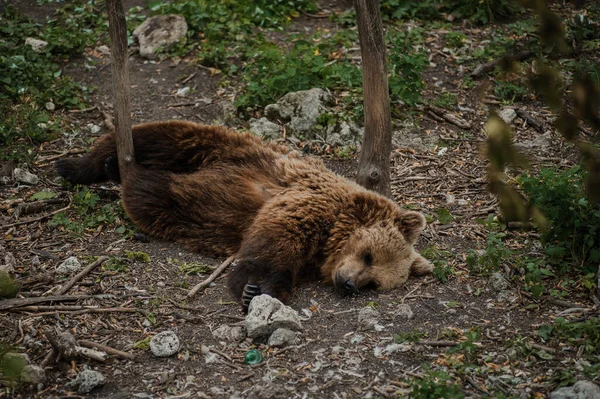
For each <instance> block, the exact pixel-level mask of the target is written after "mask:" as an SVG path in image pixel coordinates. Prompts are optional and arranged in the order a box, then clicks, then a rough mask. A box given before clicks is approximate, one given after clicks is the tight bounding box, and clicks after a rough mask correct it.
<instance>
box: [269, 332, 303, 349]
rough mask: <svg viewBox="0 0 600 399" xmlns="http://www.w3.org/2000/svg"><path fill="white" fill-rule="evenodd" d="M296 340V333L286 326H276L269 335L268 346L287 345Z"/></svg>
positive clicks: (294, 342)
mask: <svg viewBox="0 0 600 399" xmlns="http://www.w3.org/2000/svg"><path fill="white" fill-rule="evenodd" d="M297 340H298V333H297V332H295V331H292V330H288V329H287V328H278V329H277V330H275V331H273V334H271V336H270V337H269V346H278V347H283V346H288V345H295V344H296V342H297Z"/></svg>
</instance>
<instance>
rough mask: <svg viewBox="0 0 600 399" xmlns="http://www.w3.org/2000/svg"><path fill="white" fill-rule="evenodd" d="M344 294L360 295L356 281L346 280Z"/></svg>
mask: <svg viewBox="0 0 600 399" xmlns="http://www.w3.org/2000/svg"><path fill="white" fill-rule="evenodd" d="M344 293H345V294H346V295H351V294H358V288H356V285H355V284H354V281H352V280H351V279H346V281H344Z"/></svg>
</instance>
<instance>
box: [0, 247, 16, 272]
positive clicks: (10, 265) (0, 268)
mask: <svg viewBox="0 0 600 399" xmlns="http://www.w3.org/2000/svg"><path fill="white" fill-rule="evenodd" d="M16 267H17V259H16V258H15V256H14V255H13V254H12V252H7V253H6V255H5V256H4V264H3V265H0V272H3V273H6V274H9V273H14V271H15V268H16Z"/></svg>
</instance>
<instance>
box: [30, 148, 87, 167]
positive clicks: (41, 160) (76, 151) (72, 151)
mask: <svg viewBox="0 0 600 399" xmlns="http://www.w3.org/2000/svg"><path fill="white" fill-rule="evenodd" d="M84 152H85V150H83V149H81V148H73V149H70V150H69V151H64V152H61V153H60V154H56V155H50V156H47V157H42V158H38V159H37V160H36V161H35V164H36V165H39V164H41V163H44V162H48V161H54V160H56V159H59V158H62V157H64V156H67V155H77V154H83V153H84Z"/></svg>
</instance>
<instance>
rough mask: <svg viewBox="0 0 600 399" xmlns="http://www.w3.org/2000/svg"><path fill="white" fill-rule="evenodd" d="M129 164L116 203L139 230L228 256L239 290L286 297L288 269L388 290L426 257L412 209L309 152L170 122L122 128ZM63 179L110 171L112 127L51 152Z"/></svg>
mask: <svg viewBox="0 0 600 399" xmlns="http://www.w3.org/2000/svg"><path fill="white" fill-rule="evenodd" d="M133 143H134V148H135V161H136V165H135V166H134V167H133V168H132V169H133V170H132V172H131V173H130V174H129V175H128V176H127V179H126V181H124V182H122V200H123V205H124V207H125V210H126V211H127V214H128V215H129V217H130V218H131V219H132V220H133V222H134V223H135V224H136V225H137V226H138V227H139V228H140V230H142V231H143V232H145V233H147V234H150V235H152V236H155V237H160V238H164V239H167V240H171V241H176V242H179V243H182V244H184V245H185V246H186V247H187V248H188V249H190V250H192V251H197V252H201V253H203V254H207V255H212V256H229V255H232V254H236V258H237V259H239V262H238V264H237V266H236V267H235V268H234V269H233V270H232V271H231V273H230V275H229V286H230V288H231V291H232V292H233V295H235V297H236V298H238V299H240V298H241V297H242V294H243V291H244V287H245V286H246V284H248V283H251V284H254V285H256V286H258V291H259V292H260V293H263V294H269V295H271V296H273V297H276V298H279V299H281V300H283V301H284V302H285V301H287V299H288V297H289V295H290V294H291V292H292V289H293V287H294V286H295V285H296V283H297V282H298V280H299V279H301V278H303V277H307V276H313V277H314V276H318V275H319V274H320V276H321V277H322V278H323V279H324V280H325V281H326V282H328V283H333V285H334V286H335V287H336V288H337V289H338V290H339V291H341V292H342V293H346V294H348V293H356V292H358V291H359V290H361V289H366V288H376V289H382V290H385V289H390V288H394V287H397V286H398V285H400V284H402V283H404V282H405V281H406V280H407V278H408V276H409V274H411V273H412V274H413V275H423V274H426V273H429V272H431V270H432V268H433V267H432V265H431V263H429V262H428V261H427V260H426V259H425V258H423V257H422V256H421V255H419V254H418V253H417V252H416V251H415V249H414V247H413V245H414V244H415V241H416V240H417V237H418V236H419V233H420V232H421V231H422V230H423V228H424V226H425V218H424V217H423V215H421V214H420V213H417V212H411V211H406V210H402V209H401V208H400V207H399V206H398V205H396V204H395V203H394V202H392V201H391V200H389V199H388V198H385V197H383V196H381V195H379V194H377V193H375V192H372V191H368V190H367V189H365V188H363V187H361V186H359V185H358V184H356V183H354V182H352V181H350V180H348V179H345V178H343V177H341V176H339V175H337V174H335V173H333V172H331V171H330V170H328V169H327V168H326V167H325V166H324V164H323V163H322V162H321V161H320V160H319V159H315V158H310V157H302V156H300V155H299V154H297V153H295V152H292V151H290V150H289V149H287V148H286V147H283V146H280V145H277V144H275V143H271V142H265V141H261V140H260V139H258V138H256V137H253V136H251V135H249V134H240V133H235V132H233V131H231V130H228V129H227V128H224V127H219V126H206V125H199V124H194V123H189V122H181V121H170V122H156V123H146V124H142V125H138V126H135V127H134V128H133ZM56 168H57V170H58V173H59V174H60V175H61V176H63V177H64V178H65V179H66V180H68V181H69V182H71V183H73V184H90V183H99V182H103V181H106V180H115V181H119V180H120V178H119V168H118V162H117V152H116V146H115V138H114V135H107V136H104V137H103V138H101V139H100V140H99V141H98V142H97V144H96V145H95V147H94V148H93V149H92V151H91V152H90V153H88V154H86V155H85V156H83V157H81V158H71V159H64V160H60V161H58V162H57V163H56Z"/></svg>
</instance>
